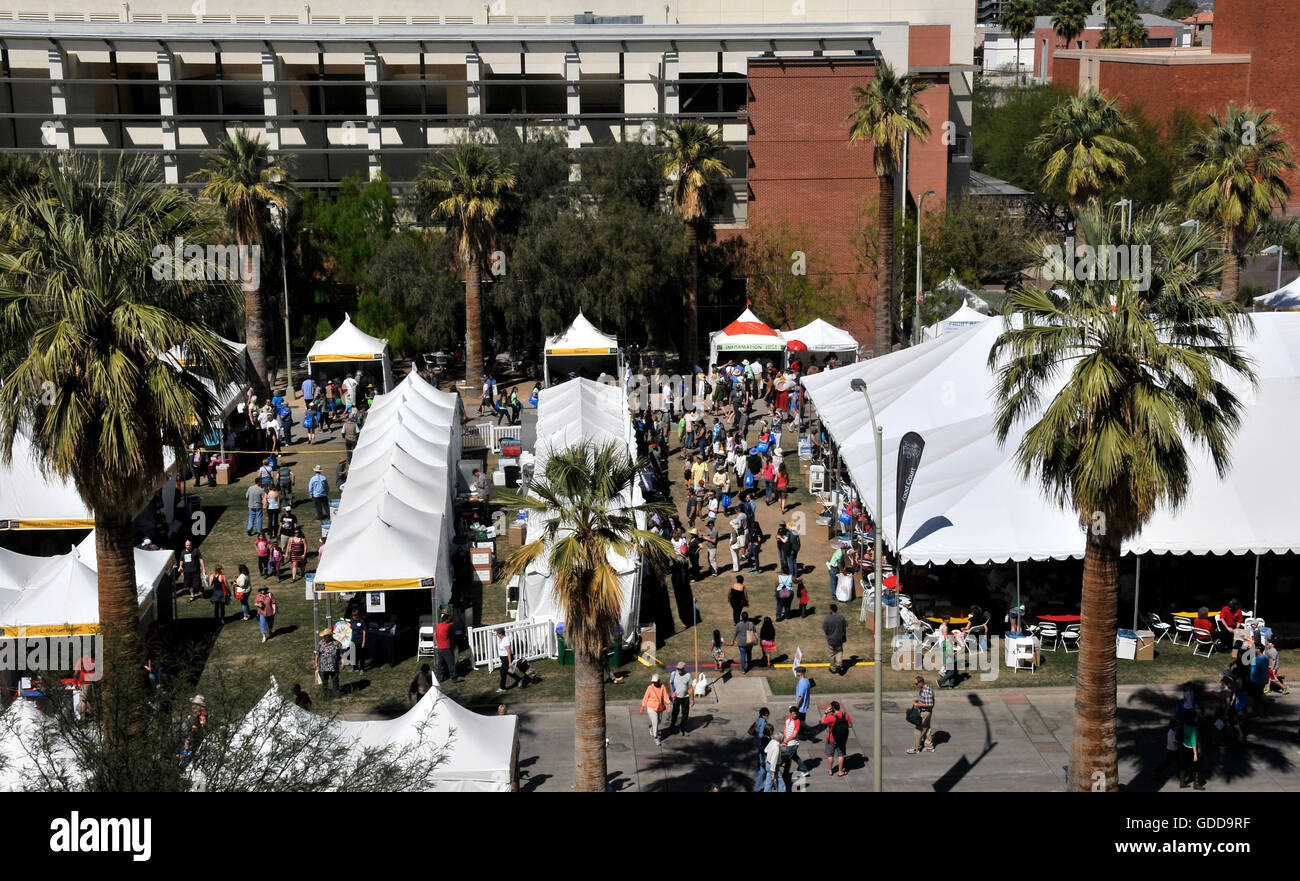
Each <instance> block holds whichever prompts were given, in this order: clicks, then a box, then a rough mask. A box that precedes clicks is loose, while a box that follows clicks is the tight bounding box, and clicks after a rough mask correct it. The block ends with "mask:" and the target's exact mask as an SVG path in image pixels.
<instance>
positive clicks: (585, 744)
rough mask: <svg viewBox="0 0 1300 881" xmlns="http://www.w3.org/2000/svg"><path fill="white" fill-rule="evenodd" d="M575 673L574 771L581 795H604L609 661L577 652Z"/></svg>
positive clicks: (596, 655)
mask: <svg viewBox="0 0 1300 881" xmlns="http://www.w3.org/2000/svg"><path fill="white" fill-rule="evenodd" d="M575 655H576V658H575V661H576V664H577V666H576V667H574V671H573V765H574V767H573V770H574V780H575V781H576V788H577V790H578V791H579V792H604V791H605V790H606V789H607V788H608V787H607V784H606V779H605V776H606V771H605V767H606V766H605V659H604V658H603V657H602V656H601V655H599V654H593V653H591V652H586V651H578V652H575Z"/></svg>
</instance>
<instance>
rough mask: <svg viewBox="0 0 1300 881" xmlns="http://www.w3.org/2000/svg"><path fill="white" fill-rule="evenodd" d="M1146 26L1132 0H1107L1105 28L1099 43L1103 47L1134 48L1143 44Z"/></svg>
mask: <svg viewBox="0 0 1300 881" xmlns="http://www.w3.org/2000/svg"><path fill="white" fill-rule="evenodd" d="M1146 41H1147V27H1146V25H1144V24H1143V23H1142V16H1141V15H1139V14H1138V10H1137V4H1136V3H1134V2H1133V0H1108V2H1107V3H1106V28H1105V30H1103V31H1102V33H1101V40H1100V41H1099V45H1101V46H1102V48H1105V49H1136V48H1139V47H1141V46H1143V45H1145V43H1146Z"/></svg>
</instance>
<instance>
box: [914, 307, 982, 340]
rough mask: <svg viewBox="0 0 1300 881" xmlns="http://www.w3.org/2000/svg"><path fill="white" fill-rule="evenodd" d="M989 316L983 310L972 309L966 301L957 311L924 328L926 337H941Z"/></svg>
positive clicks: (929, 338) (923, 331) (930, 338)
mask: <svg viewBox="0 0 1300 881" xmlns="http://www.w3.org/2000/svg"><path fill="white" fill-rule="evenodd" d="M987 320H988V316H987V315H985V314H984V313H983V312H980V311H977V310H975V309H972V308H971V307H970V306H969V305H967V304H966V303H962V304H961V306H960V307H959V308H958V309H957V311H956V312H954V313H952V314H951V315H949V316H948V317H947V318H945V319H943V320H942V321H939V322H936V323H935V324H931V325H929V326H928V327H925V328H924V329H923V330H922V333H923V334H924V337H925V339H927V340H932V339H934V338H935V337H941V336H943V335H944V334H948V333H952V332H953V331H958V330H964V329H966V328H968V327H971V326H972V325H975V324H979V323H980V322H982V321H987Z"/></svg>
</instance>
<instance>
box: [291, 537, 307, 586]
mask: <svg viewBox="0 0 1300 881" xmlns="http://www.w3.org/2000/svg"><path fill="white" fill-rule="evenodd" d="M289 564H290V566H291V567H292V572H293V577H292V578H291V579H290V582H291V583H292V582H294V581H297V580H298V570H299V568H301V569H302V570H303V571H304V572H305V571H306V569H307V539H305V538H303V535H302V530H301V529H295V530H294V531H293V538H291V539H289Z"/></svg>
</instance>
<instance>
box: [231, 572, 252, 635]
mask: <svg viewBox="0 0 1300 881" xmlns="http://www.w3.org/2000/svg"><path fill="white" fill-rule="evenodd" d="M252 581H253V579H252V578H251V577H250V576H249V574H248V567H247V566H245V565H244V564H243V563H240V564H239V574H238V575H236V576H235V599H237V600H239V609H240V611H241V612H242V613H243V615H244V618H243V620H245V621H247V620H248V619H249V617H250V615H249V608H248V595H249V593H251V592H252V590H253V584H252Z"/></svg>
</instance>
